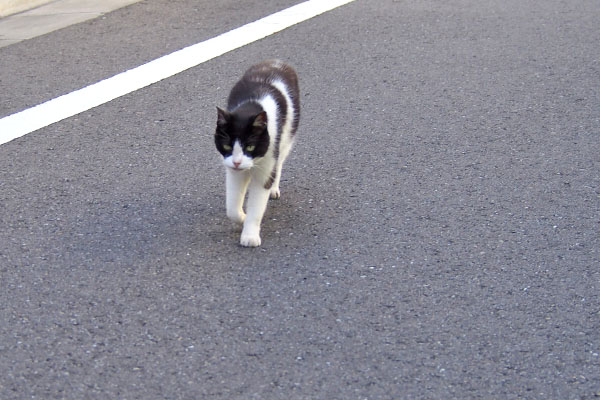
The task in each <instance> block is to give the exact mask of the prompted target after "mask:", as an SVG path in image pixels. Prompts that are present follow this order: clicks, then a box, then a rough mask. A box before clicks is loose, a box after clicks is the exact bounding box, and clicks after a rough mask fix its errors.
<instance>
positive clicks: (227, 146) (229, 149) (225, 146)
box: [223, 144, 232, 151]
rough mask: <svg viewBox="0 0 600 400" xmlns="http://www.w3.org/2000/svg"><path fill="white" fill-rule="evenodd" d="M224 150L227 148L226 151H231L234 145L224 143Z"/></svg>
mask: <svg viewBox="0 0 600 400" xmlns="http://www.w3.org/2000/svg"><path fill="white" fill-rule="evenodd" d="M223 150H225V151H231V150H232V147H231V146H230V145H228V144H224V145H223Z"/></svg>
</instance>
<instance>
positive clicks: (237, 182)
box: [225, 168, 250, 224]
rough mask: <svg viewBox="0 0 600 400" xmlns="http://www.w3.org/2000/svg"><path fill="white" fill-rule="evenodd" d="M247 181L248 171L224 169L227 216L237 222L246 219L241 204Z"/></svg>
mask: <svg viewBox="0 0 600 400" xmlns="http://www.w3.org/2000/svg"><path fill="white" fill-rule="evenodd" d="M248 182H250V173H249V172H248V171H234V170H232V169H231V168H227V169H226V177H225V197H226V209H227V217H228V218H229V219H230V220H232V221H233V222H235V223H238V224H243V223H244V220H245V219H246V214H245V213H244V209H243V206H244V197H245V196H246V189H247V188H248Z"/></svg>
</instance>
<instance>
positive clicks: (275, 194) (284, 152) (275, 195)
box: [270, 143, 292, 199]
mask: <svg viewBox="0 0 600 400" xmlns="http://www.w3.org/2000/svg"><path fill="white" fill-rule="evenodd" d="M291 149H292V145H291V143H290V144H288V145H287V146H284V145H282V146H281V150H280V151H281V153H280V155H279V159H278V160H277V163H276V164H275V170H274V172H275V177H274V178H273V184H272V185H271V195H270V197H271V198H272V199H279V198H281V191H280V190H279V181H280V180H281V170H282V169H283V163H284V162H285V159H286V158H287V156H288V154H289V153H290V150H291Z"/></svg>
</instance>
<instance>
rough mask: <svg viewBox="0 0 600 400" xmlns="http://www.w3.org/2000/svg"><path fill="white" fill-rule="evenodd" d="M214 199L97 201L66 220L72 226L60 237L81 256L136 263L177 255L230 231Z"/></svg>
mask: <svg viewBox="0 0 600 400" xmlns="http://www.w3.org/2000/svg"><path fill="white" fill-rule="evenodd" d="M218 200H220V199H215V201H214V204H215V205H216V204H218ZM215 205H211V204H206V202H202V200H201V199H194V198H192V197H189V198H187V197H185V198H184V197H179V198H171V199H167V200H160V199H156V200H155V198H150V199H139V198H135V199H134V198H126V199H119V200H114V201H111V202H99V203H96V204H93V205H90V206H88V207H86V208H87V210H86V212H85V213H84V214H83V215H80V216H78V217H77V218H74V220H73V221H71V224H70V225H71V227H72V228H71V230H72V231H71V233H70V234H69V235H66V236H65V237H64V238H63V241H62V243H63V246H64V247H66V248H65V249H64V250H65V251H68V252H69V253H70V254H71V257H75V259H80V260H81V261H90V260H94V261H100V262H118V263H135V262H139V261H143V260H149V259H150V260H151V259H157V258H160V257H165V256H176V255H177V254H178V253H180V252H184V251H188V250H189V249H192V248H193V249H198V248H202V247H206V246H214V245H215V244H218V243H221V242H223V243H224V242H226V241H227V240H232V239H233V238H234V237H235V232H234V231H233V230H232V229H231V224H230V223H229V221H227V220H226V219H225V218H223V217H224V215H222V214H224V212H222V210H221V207H218V206H215Z"/></svg>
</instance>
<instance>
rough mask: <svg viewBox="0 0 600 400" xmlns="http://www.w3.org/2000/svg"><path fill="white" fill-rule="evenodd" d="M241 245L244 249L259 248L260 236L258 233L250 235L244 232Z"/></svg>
mask: <svg viewBox="0 0 600 400" xmlns="http://www.w3.org/2000/svg"><path fill="white" fill-rule="evenodd" d="M240 244H241V245H242V246H244V247H258V246H260V235H259V234H258V233H256V234H248V233H244V232H242V237H241V239H240Z"/></svg>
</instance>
